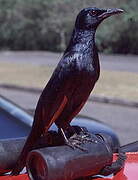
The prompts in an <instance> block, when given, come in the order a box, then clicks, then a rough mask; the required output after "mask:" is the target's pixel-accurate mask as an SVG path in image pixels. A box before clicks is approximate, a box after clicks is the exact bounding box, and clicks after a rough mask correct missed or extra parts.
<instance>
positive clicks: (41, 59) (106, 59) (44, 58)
mask: <svg viewBox="0 0 138 180" xmlns="http://www.w3.org/2000/svg"><path fill="white" fill-rule="evenodd" d="M61 56H62V54H61V53H51V52H10V51H7V52H0V61H5V62H12V63H31V64H36V65H49V66H51V65H52V66H55V65H56V64H57V63H58V62H59V60H60V58H61ZM100 62H101V68H102V69H104V70H113V71H127V72H137V73H138V56H132V55H131V56H130V55H125V56H124V55H123V56H122V55H103V54H101V55H100Z"/></svg>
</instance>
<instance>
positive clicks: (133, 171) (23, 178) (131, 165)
mask: <svg viewBox="0 0 138 180" xmlns="http://www.w3.org/2000/svg"><path fill="white" fill-rule="evenodd" d="M115 158H116V157H115V156H114V159H115ZM102 179H103V180H137V179H138V152H133V153H127V160H126V162H125V167H124V169H122V170H121V171H120V172H119V173H118V174H116V175H115V176H111V177H108V178H107V177H106V178H97V179H94V180H102ZM0 180H29V177H28V176H27V174H24V175H19V176H1V177H0Z"/></svg>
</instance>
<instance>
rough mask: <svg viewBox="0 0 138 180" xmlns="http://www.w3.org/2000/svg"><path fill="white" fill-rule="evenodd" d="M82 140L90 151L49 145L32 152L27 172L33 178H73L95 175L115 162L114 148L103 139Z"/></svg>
mask: <svg viewBox="0 0 138 180" xmlns="http://www.w3.org/2000/svg"><path fill="white" fill-rule="evenodd" d="M91 136H92V142H91V143H90V142H85V143H82V144H81V146H82V147H83V148H84V149H87V151H83V150H80V149H78V148H76V149H72V148H71V147H69V146H57V147H47V148H43V149H38V150H34V151H31V152H30V153H29V155H28V158H27V164H26V166H27V171H28V174H29V177H30V179H31V180H61V179H62V180H67V179H69V180H73V179H77V178H80V177H86V176H89V175H95V174H98V173H99V172H100V170H101V169H102V168H103V167H105V166H106V165H110V164H111V163H112V156H113V151H112V149H111V147H110V146H109V144H106V143H105V142H104V141H103V140H102V139H101V138H99V137H97V136H95V135H91Z"/></svg>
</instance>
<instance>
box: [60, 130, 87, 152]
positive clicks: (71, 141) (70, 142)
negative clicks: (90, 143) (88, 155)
mask: <svg viewBox="0 0 138 180" xmlns="http://www.w3.org/2000/svg"><path fill="white" fill-rule="evenodd" d="M59 130H60V132H61V135H62V136H63V138H64V142H65V144H66V145H67V146H69V147H71V148H72V149H75V148H78V149H80V150H82V151H87V149H85V148H83V147H82V146H81V144H82V142H81V141H79V140H78V139H77V138H75V137H77V134H74V135H73V136H72V137H70V138H69V139H68V138H67V137H66V135H65V132H64V130H63V129H62V128H59Z"/></svg>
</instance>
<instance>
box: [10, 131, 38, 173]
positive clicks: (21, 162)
mask: <svg viewBox="0 0 138 180" xmlns="http://www.w3.org/2000/svg"><path fill="white" fill-rule="evenodd" d="M38 138H39V135H38V134H37V133H36V132H35V131H34V130H31V132H30V135H29V136H28V138H27V140H26V143H25V145H24V147H23V149H22V152H21V154H20V156H19V158H18V160H17V162H16V164H15V166H14V168H13V170H12V172H11V175H13V176H15V175H18V174H19V173H20V172H21V171H22V170H23V168H24V167H25V164H26V159H27V154H28V153H29V151H31V150H32V149H33V148H34V146H35V144H36V142H37V140H38Z"/></svg>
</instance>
